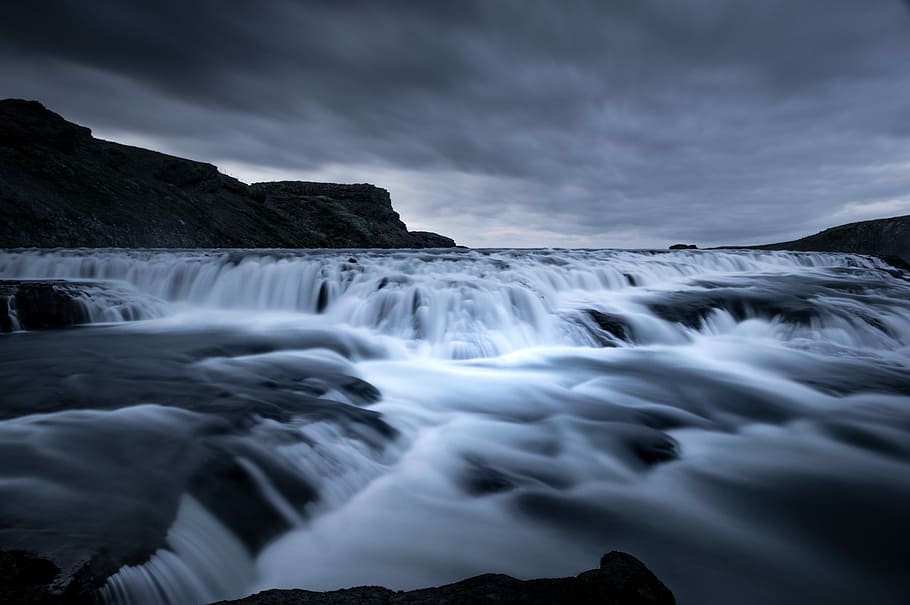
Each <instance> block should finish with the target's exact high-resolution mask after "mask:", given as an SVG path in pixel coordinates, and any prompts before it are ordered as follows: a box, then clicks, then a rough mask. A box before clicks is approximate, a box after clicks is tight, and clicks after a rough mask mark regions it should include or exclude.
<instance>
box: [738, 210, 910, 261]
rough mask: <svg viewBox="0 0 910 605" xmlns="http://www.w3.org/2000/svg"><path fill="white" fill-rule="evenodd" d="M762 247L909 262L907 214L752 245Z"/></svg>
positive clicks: (909, 248) (909, 226)
mask: <svg viewBox="0 0 910 605" xmlns="http://www.w3.org/2000/svg"><path fill="white" fill-rule="evenodd" d="M753 247H754V248H759V249H764V250H801V251H818V252H854V253H857V254H871V255H874V256H882V257H894V256H896V257H899V258H902V259H903V260H904V262H910V215H907V216H896V217H892V218H882V219H876V220H872V221H862V222H859V223H849V224H847V225H840V226H838V227H831V228H830V229H825V230H824V231H822V232H820V233H816V234H815V235H810V236H808V237H804V238H802V239H798V240H794V241H791V242H781V243H779V244H767V245H765V246H753Z"/></svg>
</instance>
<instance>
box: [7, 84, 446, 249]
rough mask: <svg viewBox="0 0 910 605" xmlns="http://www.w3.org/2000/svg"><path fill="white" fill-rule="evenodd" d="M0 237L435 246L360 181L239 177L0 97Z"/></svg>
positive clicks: (142, 244)
mask: <svg viewBox="0 0 910 605" xmlns="http://www.w3.org/2000/svg"><path fill="white" fill-rule="evenodd" d="M0 215H2V216H3V217H4V220H3V221H0V247H5V248H15V247H45V248H55V247H67V248H75V247H90V248H96V247H124V248H241V247H242V248H435V247H451V246H454V245H455V242H454V241H452V240H451V239H450V238H447V237H444V236H441V235H437V234H435V233H427V232H419V231H418V232H410V231H408V230H407V227H406V226H405V224H404V223H403V222H402V221H401V219H400V217H399V216H398V213H397V212H395V210H394V209H393V208H392V202H391V199H390V196H389V192H388V191H386V190H385V189H381V188H379V187H375V186H373V185H368V184H358V185H337V184H332V183H309V182H279V183H257V184H255V185H247V184H245V183H242V182H241V181H238V180H237V179H235V178H232V177H229V176H227V175H225V174H222V173H220V172H219V171H218V169H217V168H216V167H215V166H213V165H211V164H206V163H203V162H196V161H193V160H187V159H184V158H178V157H175V156H170V155H166V154H163V153H158V152H155V151H149V150H147V149H141V148H138V147H131V146H128V145H121V144H119V143H112V142H109V141H103V140H100V139H96V138H94V137H93V136H92V133H91V130H89V129H88V128H85V127H84V126H79V125H78V124H73V123H72V122H68V121H67V120H65V119H64V118H62V117H61V116H59V115H58V114H56V113H54V112H52V111H50V110H48V109H46V108H45V107H44V106H43V105H41V104H40V103H38V102H36V101H24V100H20V99H6V100H0Z"/></svg>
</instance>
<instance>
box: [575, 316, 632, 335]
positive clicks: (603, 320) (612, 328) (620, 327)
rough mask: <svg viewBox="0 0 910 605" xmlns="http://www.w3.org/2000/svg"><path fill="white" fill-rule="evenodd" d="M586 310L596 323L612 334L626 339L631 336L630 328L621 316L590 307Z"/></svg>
mask: <svg viewBox="0 0 910 605" xmlns="http://www.w3.org/2000/svg"><path fill="white" fill-rule="evenodd" d="M586 312H587V314H588V316H589V317H590V318H591V319H593V320H594V323H596V324H597V326H598V327H599V328H600V329H601V330H603V331H604V332H606V333H607V334H609V335H610V336H613V337H614V338H617V339H619V340H625V339H626V338H628V337H629V329H628V327H627V326H626V323H625V322H624V321H623V320H622V319H621V318H620V317H618V316H616V315H611V314H609V313H604V312H602V311H597V310H595V309H588V310H587V311H586Z"/></svg>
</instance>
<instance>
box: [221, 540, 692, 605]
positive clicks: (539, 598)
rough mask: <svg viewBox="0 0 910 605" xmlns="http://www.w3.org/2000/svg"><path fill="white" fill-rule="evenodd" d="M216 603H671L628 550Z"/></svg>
mask: <svg viewBox="0 0 910 605" xmlns="http://www.w3.org/2000/svg"><path fill="white" fill-rule="evenodd" d="M220 603H221V605H228V604H232V605H374V604H375V605H431V604H432V605H436V604H439V603H446V604H447V605H474V604H476V603H496V604H497V605H518V604H522V605H559V604H561V603H566V604H570V603H571V604H573V605H586V604H591V605H593V604H595V603H596V604H597V605H673V604H675V603H676V600H675V598H674V597H673V593H672V592H670V590H669V589H668V588H667V587H666V586H664V584H663V583H662V582H661V581H660V580H659V579H657V577H656V576H655V575H654V574H653V573H651V571H650V570H649V569H648V568H647V567H645V565H644V564H643V563H642V562H641V561H639V560H638V559H636V558H635V557H633V556H632V555H629V554H626V553H623V552H618V551H613V552H610V553H608V554H606V555H604V556H603V557H602V558H601V560H600V568H599V569H592V570H590V571H586V572H583V573H581V574H579V575H578V576H575V577H574V578H553V579H544V580H516V579H515V578H512V577H510V576H506V575H501V574H484V575H482V576H476V577H473V578H469V579H467V580H462V581H461V582H456V583H455V584H447V585H445V586H439V587H436V588H424V589H421V590H411V591H407V592H400V591H399V592H394V591H391V590H389V589H388V588H383V587H380V586H363V587H358V588H350V589H347V590H336V591H333V592H311V591H308V590H267V591H264V592H260V593H258V594H255V595H252V596H249V597H246V598H245V599H239V600H236V601H221V602H220Z"/></svg>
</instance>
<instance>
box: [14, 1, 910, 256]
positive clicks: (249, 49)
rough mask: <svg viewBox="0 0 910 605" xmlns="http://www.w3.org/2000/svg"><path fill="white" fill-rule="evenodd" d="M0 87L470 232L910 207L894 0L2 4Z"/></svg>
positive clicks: (742, 238) (553, 241)
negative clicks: (376, 197)
mask: <svg viewBox="0 0 910 605" xmlns="http://www.w3.org/2000/svg"><path fill="white" fill-rule="evenodd" d="M4 13H5V14H4V18H3V19H2V20H0V96H3V97H8V96H15V97H26V98H36V99H38V100H41V101H42V102H44V103H45V104H46V105H48V106H49V107H51V108H52V109H54V110H55V111H57V112H59V113H61V114H63V115H64V116H65V117H67V118H69V119H71V120H73V121H77V122H79V123H83V124H86V125H88V126H90V127H92V128H93V129H94V130H95V133H96V135H98V136H103V137H106V138H112V139H115V140H121V141H124V142H130V143H133V144H138V145H143V146H148V147H152V148H156V149H161V150H163V151H168V152H172V153H177V154H180V155H186V156H190V157H193V158H197V159H201V160H205V161H210V162H213V163H215V164H218V165H219V166H221V167H222V169H223V170H225V171H227V172H228V173H231V174H234V175H235V176H238V177H240V178H243V179H244V180H264V179H271V178H306V179H313V180H342V181H357V182H361V181H369V182H375V183H376V184H378V185H381V186H384V187H387V188H388V189H390V190H391V192H392V196H393V202H394V203H395V205H396V208H398V209H399V211H400V212H401V213H402V215H403V217H404V219H405V220H406V221H407V222H408V224H409V226H411V227H412V228H426V229H433V230H437V231H440V232H442V233H446V234H447V235H450V236H453V237H455V238H456V239H457V240H458V241H459V242H462V243H465V244H468V245H473V246H595V247H603V246H622V247H639V246H642V247H647V246H665V245H666V244H668V243H671V242H674V241H694V242H697V243H699V244H702V245H711V244H722V243H753V242H761V241H770V240H777V239H787V238H790V237H792V236H798V235H804V234H806V233H809V232H812V231H817V230H819V229H821V228H823V227H826V226H829V225H832V224H835V223H839V222H847V221H850V220H859V219H864V218H874V217H878V216H887V215H894V214H907V213H910V102H908V101H910V61H908V57H910V11H908V7H907V5H906V3H904V2H901V1H899V0H862V1H860V0H800V2H792V1H791V0H764V1H762V2H755V1H754V0H687V1H686V2H676V1H674V0H615V1H612V2H607V1H603V0H597V1H591V2H586V1H582V0H577V1H576V0H573V1H570V2H543V1H538V0H520V1H519V0H497V1H489V0H484V1H476V2H470V1H466V2H454V3H453V2H441V1H440V2H420V3H416V2H409V1H404V0H402V1H386V2H369V1H362V2H358V1H353V2H330V1H325V2H295V1H291V0H284V1H282V0H278V1H275V2H268V3H266V2H263V3H251V2H241V1H239V0H238V1H233V2H232V1H227V2H226V1H214V0H212V1H195V0H194V1H185V2H179V3H178V2H171V3H164V2H122V1H121V0H93V1H92V2H90V3H89V2H75V1H71V2H70V1H57V2H44V1H41V0H37V1H32V2H20V3H14V4H13V5H11V6H8V7H5V8H4Z"/></svg>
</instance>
